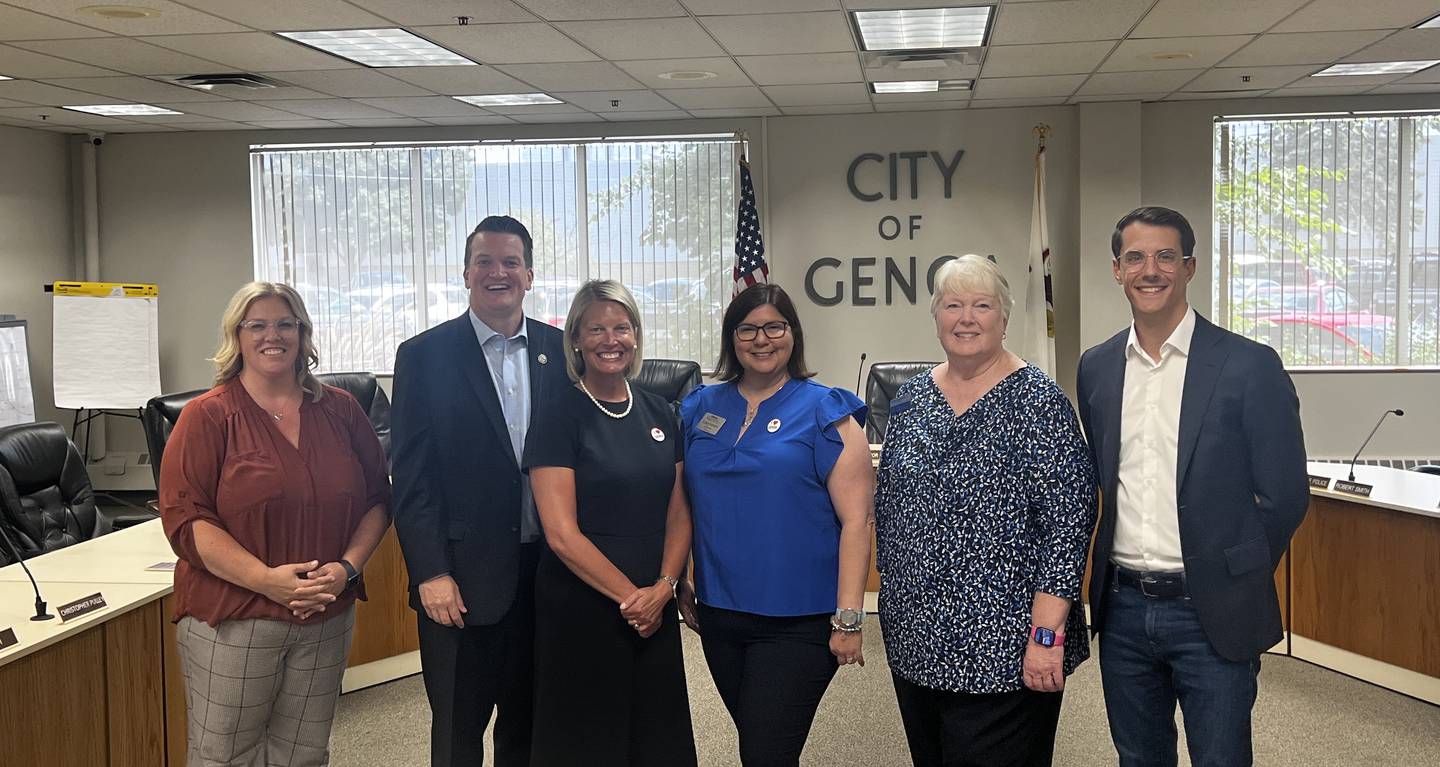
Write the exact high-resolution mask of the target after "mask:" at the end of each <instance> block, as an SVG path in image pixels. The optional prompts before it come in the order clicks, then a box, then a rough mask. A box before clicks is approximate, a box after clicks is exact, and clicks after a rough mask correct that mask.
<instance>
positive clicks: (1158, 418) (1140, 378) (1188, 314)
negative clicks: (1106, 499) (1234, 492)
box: [1110, 308, 1195, 572]
mask: <svg viewBox="0 0 1440 767" xmlns="http://www.w3.org/2000/svg"><path fill="white" fill-rule="evenodd" d="M1194 334H1195V310H1194V309H1193V308H1187V309H1186V310H1185V317H1184V319H1182V320H1180V324H1179V325H1178V326H1176V328H1175V330H1174V331H1173V332H1172V333H1170V337H1169V338H1167V339H1165V343H1164V344H1162V345H1161V347H1160V361H1159V362H1156V361H1155V360H1153V359H1151V358H1150V355H1148V354H1146V353H1145V351H1144V350H1143V349H1141V348H1140V342H1139V339H1137V338H1136V336H1135V326H1134V324H1131V326H1130V340H1129V341H1128V342H1127V343H1126V344H1125V392H1124V395H1123V399H1122V400H1121V404H1120V468H1119V472H1118V475H1119V476H1118V479H1119V482H1118V483H1117V485H1116V487H1115V545H1114V548H1113V550H1112V554H1111V557H1110V558H1111V561H1113V562H1115V563H1116V564H1118V565H1120V566H1121V567H1126V568H1129V569H1131V570H1139V571H1142V572H1181V571H1183V570H1184V569H1185V560H1184V558H1183V557H1182V556H1181V551H1180V517H1179V512H1178V510H1177V505H1178V500H1177V498H1178V490H1179V489H1178V488H1177V487H1175V474H1176V471H1177V464H1178V463H1179V443H1180V399H1181V395H1183V394H1184V392H1185V367H1186V365H1187V363H1188V362H1189V359H1190V338H1191V336H1193V335H1194Z"/></svg>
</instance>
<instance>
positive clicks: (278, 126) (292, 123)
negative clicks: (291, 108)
mask: <svg viewBox="0 0 1440 767" xmlns="http://www.w3.org/2000/svg"><path fill="white" fill-rule="evenodd" d="M250 125H253V126H255V127H257V128H271V129H275V130H285V129H287V128H338V127H340V123H335V122H330V121H329V120H299V119H296V120H256V121H254V122H252V123H250Z"/></svg>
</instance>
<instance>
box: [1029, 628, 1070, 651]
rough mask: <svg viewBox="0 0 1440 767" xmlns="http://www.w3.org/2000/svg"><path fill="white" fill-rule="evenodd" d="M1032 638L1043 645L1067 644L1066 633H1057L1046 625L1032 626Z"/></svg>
mask: <svg viewBox="0 0 1440 767" xmlns="http://www.w3.org/2000/svg"><path fill="white" fill-rule="evenodd" d="M1030 639H1031V640H1033V641H1034V642H1035V644H1038V645H1040V646H1041V647H1054V646H1055V645H1063V644H1065V635H1064V634H1057V633H1055V632H1054V631H1051V630H1050V629H1047V628H1045V627H1044V626H1031V627H1030Z"/></svg>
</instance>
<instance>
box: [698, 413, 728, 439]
mask: <svg viewBox="0 0 1440 767" xmlns="http://www.w3.org/2000/svg"><path fill="white" fill-rule="evenodd" d="M724 425H725V419H724V418H721V417H720V416H718V415H715V414H714V413H706V414H705V417H703V418H701V419H700V423H698V424H696V425H695V428H697V429H699V430H700V431H703V432H705V433H706V434H719V433H720V427H722V426H724Z"/></svg>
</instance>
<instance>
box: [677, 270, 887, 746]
mask: <svg viewBox="0 0 1440 767" xmlns="http://www.w3.org/2000/svg"><path fill="white" fill-rule="evenodd" d="M716 375H717V377H718V378H719V379H720V380H721V381H723V383H721V384H718V385H714V386H703V387H700V388H698V389H696V390H695V391H694V392H692V393H691V394H690V396H688V397H686V398H685V402H684V403H683V404H682V406H681V413H680V414H681V420H682V421H683V427H684V434H685V453H686V460H685V481H686V483H687V488H688V491H689V493H690V503H691V508H692V514H693V519H694V551H695V596H696V597H698V601H699V604H698V605H697V606H695V607H694V609H693V610H689V611H688V614H687V616H686V619H687V622H688V623H690V625H691V626H692V627H695V628H697V630H699V631H700V632H701V634H700V637H701V644H702V646H703V647H704V650H705V661H706V663H707V664H708V665H709V666H710V674H711V676H712V677H714V679H715V686H716V687H717V688H718V689H719V692H720V697H721V699H723V700H724V701H725V707H726V708H727V709H729V711H730V716H731V718H732V719H734V720H735V727H736V729H737V730H738V731H739V735H740V761H741V763H743V764H744V765H746V767H756V766H757V765H765V766H769V765H775V766H777V767H779V766H780V765H796V764H798V763H799V760H800V752H801V751H802V750H804V748H805V738H806V736H808V735H809V733H810V724H811V722H812V721H813V720H814V718H815V710H816V709H817V708H818V707H819V705H820V698H821V697H822V696H824V694H825V688H826V687H828V686H829V684H830V680H831V678H833V677H834V675H835V671H836V669H837V668H838V667H839V666H840V665H845V664H849V663H862V664H863V663H864V657H863V655H862V654H861V639H860V636H861V635H860V629H861V623H862V621H863V620H864V617H865V612H864V610H863V609H862V605H863V599H864V595H865V577H866V572H867V571H868V569H869V567H870V533H871V529H872V525H873V519H874V517H873V515H872V511H871V510H872V505H871V503H872V500H873V496H872V490H873V488H874V473H873V471H872V470H871V467H870V453H869V446H868V444H867V443H866V441H865V433H864V432H863V431H862V430H861V426H860V425H861V424H863V423H864V422H865V406H864V404H862V403H861V402H860V400H859V398H857V397H856V396H855V395H854V394H851V393H850V392H848V391H846V390H844V389H832V388H829V387H827V386H822V385H820V384H818V383H815V382H814V381H811V380H809V379H810V377H811V376H812V375H813V374H812V373H810V372H809V371H807V370H806V368H805V334H804V332H803V331H802V330H801V328H800V318H799V317H798V316H797V315H796V313H795V305H794V304H793V303H791V301H790V297H789V296H787V295H786V294H785V291H783V290H781V289H780V287H779V286H776V285H765V284H761V285H755V286H753V287H751V288H748V289H747V290H745V291H743V292H741V293H740V295H738V296H736V297H735V299H734V300H733V301H731V302H730V306H729V308H728V309H726V310H725V318H724V320H723V322H722V325H721V341H720V362H719V365H718V369H717V371H716ZM688 608H689V606H688V605H685V604H684V603H683V602H682V610H688Z"/></svg>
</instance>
